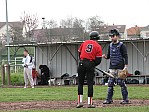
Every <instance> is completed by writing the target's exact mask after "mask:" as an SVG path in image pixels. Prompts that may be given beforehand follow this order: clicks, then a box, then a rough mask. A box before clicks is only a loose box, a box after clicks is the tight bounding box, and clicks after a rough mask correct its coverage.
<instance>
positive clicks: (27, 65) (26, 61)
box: [22, 50, 34, 88]
mask: <svg viewBox="0 0 149 112" xmlns="http://www.w3.org/2000/svg"><path fill="white" fill-rule="evenodd" d="M22 62H23V64H22V66H23V67H24V82H25V86H24V88H27V86H28V80H29V81H30V85H31V87H32V88H34V82H33V77H32V68H33V61H32V57H31V56H30V55H29V53H28V51H27V50H24V58H23V60H22Z"/></svg>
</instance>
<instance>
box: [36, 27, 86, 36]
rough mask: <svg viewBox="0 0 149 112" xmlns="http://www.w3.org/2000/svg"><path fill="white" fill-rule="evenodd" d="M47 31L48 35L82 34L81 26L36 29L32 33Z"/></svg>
mask: <svg viewBox="0 0 149 112" xmlns="http://www.w3.org/2000/svg"><path fill="white" fill-rule="evenodd" d="M43 33H47V34H48V35H49V36H51V37H52V36H81V35H82V36H83V33H84V32H83V28H53V29H36V30H33V35H35V34H36V35H37V34H40V35H41V34H43Z"/></svg>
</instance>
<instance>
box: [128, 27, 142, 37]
mask: <svg viewBox="0 0 149 112" xmlns="http://www.w3.org/2000/svg"><path fill="white" fill-rule="evenodd" d="M141 28H143V27H138V26H135V27H131V28H129V29H127V34H128V36H131V35H139V34H140V30H141Z"/></svg>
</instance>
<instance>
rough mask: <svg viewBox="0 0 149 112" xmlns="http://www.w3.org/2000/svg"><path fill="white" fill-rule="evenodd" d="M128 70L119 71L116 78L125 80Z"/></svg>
mask: <svg viewBox="0 0 149 112" xmlns="http://www.w3.org/2000/svg"><path fill="white" fill-rule="evenodd" d="M127 74H128V70H126V69H125V70H121V71H119V73H118V78H120V79H123V80H125V79H126V78H127Z"/></svg>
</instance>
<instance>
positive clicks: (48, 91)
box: [0, 86, 149, 112]
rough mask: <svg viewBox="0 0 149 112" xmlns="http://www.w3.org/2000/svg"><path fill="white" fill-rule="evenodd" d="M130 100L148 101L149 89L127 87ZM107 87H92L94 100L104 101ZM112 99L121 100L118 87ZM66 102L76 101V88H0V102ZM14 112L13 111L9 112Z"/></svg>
mask: <svg viewBox="0 0 149 112" xmlns="http://www.w3.org/2000/svg"><path fill="white" fill-rule="evenodd" d="M128 90H129V98H130V99H149V93H148V91H149V87H147V86H128ZM106 91H107V86H95V87H94V100H99V99H101V100H104V99H105V97H106ZM83 99H84V100H87V87H85V88H84V98H83ZM114 99H121V93H120V87H118V86H116V87H115V94H114ZM53 100H54V101H66V100H69V101H70V100H71V101H72V100H77V86H75V87H64V86H63V87H47V88H34V89H31V88H27V89H24V88H0V102H25V101H53ZM134 111H135V112H148V111H149V107H147V106H142V107H132V106H131V107H128V106H126V107H113V108H111V107H109V108H96V109H65V110H26V111H25V110H24V111H16V112H134ZM10 112H14V111H10Z"/></svg>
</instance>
